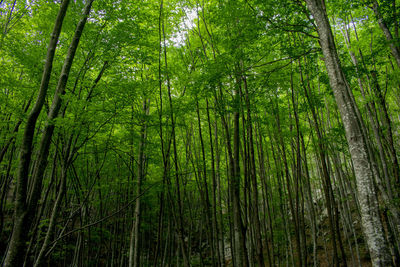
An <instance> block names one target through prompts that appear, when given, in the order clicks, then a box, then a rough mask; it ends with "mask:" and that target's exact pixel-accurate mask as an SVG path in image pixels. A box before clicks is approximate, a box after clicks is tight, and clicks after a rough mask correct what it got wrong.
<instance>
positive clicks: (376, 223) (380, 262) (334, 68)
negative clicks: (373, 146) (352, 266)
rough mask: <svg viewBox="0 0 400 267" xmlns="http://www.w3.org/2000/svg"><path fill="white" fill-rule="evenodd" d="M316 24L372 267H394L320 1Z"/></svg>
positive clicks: (313, 2) (313, 8)
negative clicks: (344, 135)
mask: <svg viewBox="0 0 400 267" xmlns="http://www.w3.org/2000/svg"><path fill="white" fill-rule="evenodd" d="M306 3H307V6H308V9H309V10H310V12H311V14H312V16H313V17H314V20H315V21H316V23H317V30H318V34H319V41H320V46H321V48H322V52H323V55H324V61H325V66H326V69H327V72H328V76H329V81H330V85H331V87H332V90H333V92H334V95H335V99H336V103H337V105H338V108H339V111H340V115H341V118H342V121H343V125H344V128H345V132H346V138H347V142H348V145H349V151H350V155H351V159H352V161H353V165H354V171H355V175H356V182H357V192H358V198H359V201H360V207H361V219H362V226H363V231H364V235H365V237H366V240H367V244H368V248H369V252H370V255H371V261H372V264H373V266H391V265H392V261H391V259H390V254H389V250H388V245H387V242H386V239H385V235H384V230H383V226H382V222H381V220H380V213H379V207H378V201H377V198H376V191H375V188H374V184H373V179H374V175H373V170H372V166H371V163H370V159H369V157H368V150H367V141H366V137H365V136H364V135H363V131H362V127H363V125H362V121H361V118H359V116H358V112H357V110H356V109H357V106H355V105H354V101H353V100H352V98H353V96H352V92H351V90H350V88H348V83H347V81H346V79H345V77H344V74H343V71H342V68H341V66H340V61H339V56H338V54H337V50H336V46H335V42H334V39H333V35H332V31H331V28H330V24H329V21H328V17H327V14H326V11H325V7H324V6H323V3H322V2H321V1H320V0H306Z"/></svg>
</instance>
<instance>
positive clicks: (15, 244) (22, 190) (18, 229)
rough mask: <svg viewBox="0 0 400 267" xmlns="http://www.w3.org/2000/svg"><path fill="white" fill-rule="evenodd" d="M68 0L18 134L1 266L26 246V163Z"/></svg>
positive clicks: (16, 260) (15, 262)
mask: <svg viewBox="0 0 400 267" xmlns="http://www.w3.org/2000/svg"><path fill="white" fill-rule="evenodd" d="M68 5H69V0H64V1H63V2H62V4H61V6H60V10H59V11H58V14H57V18H56V22H55V24H54V28H53V32H52V34H51V38H50V42H49V45H48V47H47V55H46V63H45V65H44V69H43V74H42V80H41V83H40V89H39V94H38V96H37V99H36V102H35V105H34V106H33V108H32V110H31V111H30V113H29V115H28V118H27V121H26V124H25V130H24V135H23V137H22V145H21V149H20V155H19V166H18V173H17V181H16V183H17V189H16V198H15V204H14V205H15V206H14V227H13V231H12V235H11V239H10V243H9V246H8V250H7V253H6V257H5V260H4V265H3V266H5V267H7V266H19V265H21V264H22V261H23V259H24V253H25V249H26V244H25V243H26V240H27V237H28V233H27V232H28V231H26V229H24V225H25V221H26V220H29V216H28V203H27V186H28V176H29V166H30V163H31V157H32V142H33V137H34V134H35V126H36V121H37V119H38V117H39V114H40V111H41V110H42V107H43V104H44V101H45V98H46V94H47V89H48V87H49V81H50V75H51V70H52V68H53V59H54V54H55V52H56V47H57V42H58V38H59V36H60V33H61V28H62V24H63V21H64V17H65V14H66V13H67V9H68Z"/></svg>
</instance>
